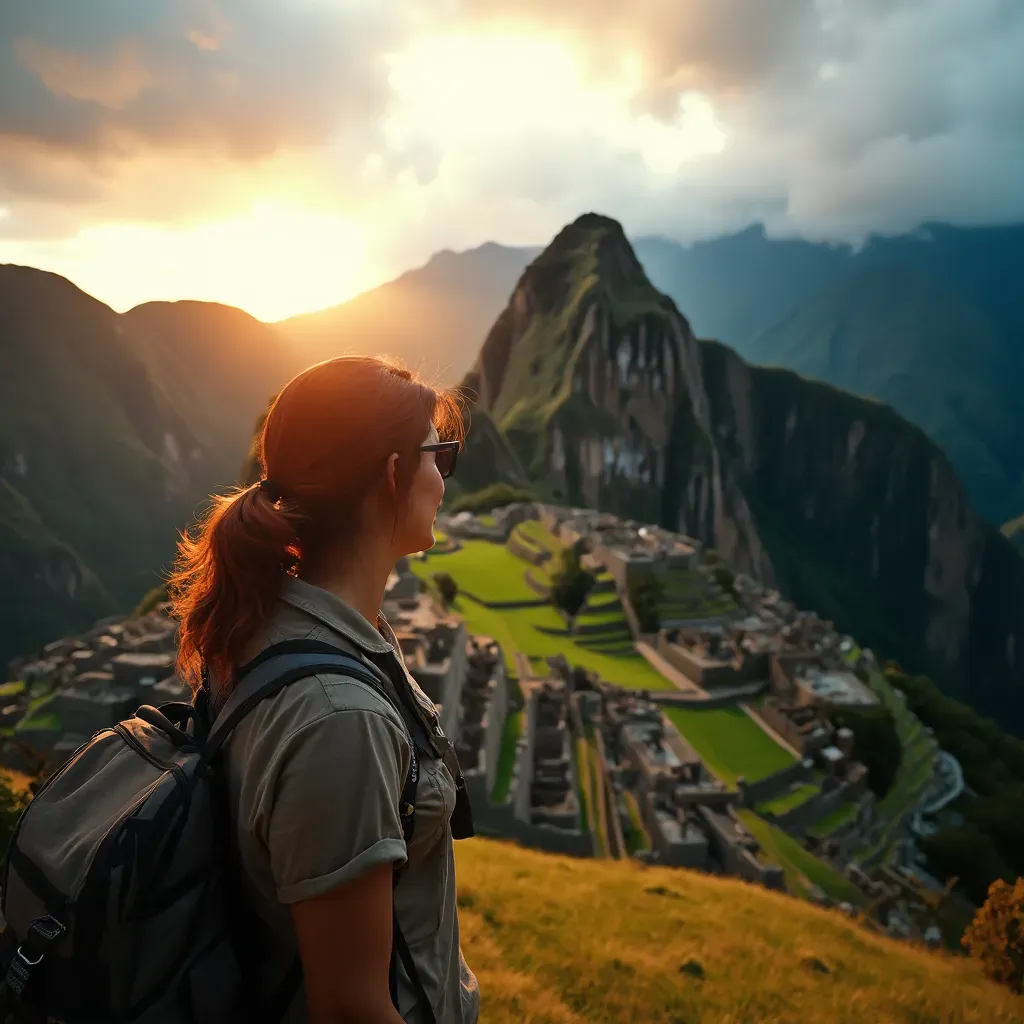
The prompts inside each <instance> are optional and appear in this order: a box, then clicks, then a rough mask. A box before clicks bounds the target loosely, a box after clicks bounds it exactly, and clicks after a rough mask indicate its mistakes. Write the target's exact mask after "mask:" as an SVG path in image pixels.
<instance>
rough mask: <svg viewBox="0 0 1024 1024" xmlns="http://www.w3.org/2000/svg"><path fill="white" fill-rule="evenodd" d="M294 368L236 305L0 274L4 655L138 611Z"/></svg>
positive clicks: (275, 337)
mask: <svg viewBox="0 0 1024 1024" xmlns="http://www.w3.org/2000/svg"><path fill="white" fill-rule="evenodd" d="M301 362H302V360H301V359H300V358H299V357H298V356H297V355H296V353H295V351H294V349H293V348H292V347H291V345H290V343H289V342H288V341H287V340H286V339H285V338H284V336H283V335H281V334H280V333H279V332H278V331H276V330H274V329H273V328H272V327H268V326H267V325H265V324H262V323H260V322H259V321H257V320H255V319H253V318H252V317H250V316H248V315H247V314H245V313H242V312H241V311H240V310H236V309H231V308H228V307H223V306H217V305H215V304H210V303H190V302H183V303H151V304H147V305H145V306H141V307H138V308H137V309H134V310H131V311H130V312H128V313H125V314H123V315H118V314H117V313H115V312H114V311H113V310H112V309H110V307H109V306H106V305H104V304H103V303H102V302H99V301H97V300H96V299H94V298H92V297H91V296H89V295H86V294H85V293H84V292H82V291H81V290H79V289H78V288H76V287H75V286H74V285H73V284H71V283H70V282H69V281H67V280H65V279H64V278H62V277H59V276H58V275H56V274H49V273H44V272H42V271H39V270H34V269H31V268H27V267H18V266H10V265H3V266H0V593H2V594H3V610H4V615H3V619H2V620H0V659H5V658H6V657H9V656H10V655H12V654H15V653H20V652H24V651H26V650H31V649H32V648H34V647H36V646H39V645H40V644H42V643H45V642H47V641H49V640H52V639H54V638H55V637H56V636H60V635H61V634H62V633H66V632H68V631H69V630H72V629H76V628H79V627H82V626H85V625H87V624H88V623H90V622H91V621H93V620H94V619H95V618H97V617H98V616H99V615H101V614H103V613H106V612H114V611H117V610H123V609H125V608H128V607H131V606H132V605H133V604H134V603H135V602H136V601H137V600H138V599H139V598H140V597H141V596H142V594H143V593H145V591H146V590H147V589H148V588H149V587H150V586H152V585H153V583H154V582H155V578H154V573H155V572H156V571H157V570H158V569H159V568H160V567H161V566H164V565H166V564H167V562H168V561H169V559H170V558H171V557H172V556H173V553H174V545H175V538H176V536H177V534H178V532H179V531H180V530H181V529H183V528H185V527H186V526H187V525H188V524H189V523H190V521H191V520H192V518H193V516H194V513H195V511H196V509H197V507H198V506H199V505H200V503H201V502H202V501H203V499H204V498H205V497H206V496H207V495H208V494H209V493H210V492H211V491H214V490H218V489H221V488H224V487H226V486H229V485H230V484H231V483H232V482H233V480H234V478H235V474H236V472H237V469H238V466H239V464H240V463H241V460H242V456H243V455H244V453H245V450H246V447H247V445H248V441H249V430H250V427H251V424H252V421H253V419H254V418H255V416H256V415H257V413H258V412H259V411H260V410H261V409H262V408H264V407H265V405H266V403H267V400H268V398H269V397H270V396H271V395H273V394H274V392H275V391H276V390H277V389H278V388H279V387H280V386H281V385H282V384H283V383H284V382H285V381H286V380H287V378H288V377H289V376H290V375H291V374H292V373H294V372H295V370H296V369H297V368H298V367H299V365H300V364H301Z"/></svg>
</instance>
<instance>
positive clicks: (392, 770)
mask: <svg viewBox="0 0 1024 1024" xmlns="http://www.w3.org/2000/svg"><path fill="white" fill-rule="evenodd" d="M409 758H410V748H409V739H408V737H407V735H406V734H405V732H404V730H403V728H402V726H401V725H399V724H398V723H397V722H396V721H394V720H393V719H392V718H391V717H390V716H388V715H386V714H385V713H383V712H378V711H373V710H368V709H345V710H334V711H331V712H330V713H328V714H325V715H323V716H321V717H319V718H317V719H316V720H314V721H312V722H309V723H308V724H305V725H303V726H302V727H301V728H299V729H298V730H296V732H295V733H294V734H292V735H291V736H289V737H288V739H287V740H286V741H285V743H284V744H283V745H282V747H281V748H280V749H279V750H278V751H277V756H276V758H275V761H276V764H275V770H274V771H273V772H272V773H271V775H272V777H273V785H272V786H271V787H268V788H267V790H266V791H265V800H267V801H268V802H269V804H270V806H268V807H265V808H264V811H265V813H264V814H262V815H260V817H261V818H262V820H263V821H264V822H265V828H266V835H265V836H264V837H263V839H264V842H265V844H266V848H267V850H268V852H269V855H270V870H271V874H272V876H273V880H274V884H275V885H276V887H277V897H278V899H279V900H280V901H281V902H282V903H296V902H298V901H299V900H305V899H310V898H312V897H315V896H320V895H322V894H323V893H326V892H330V891H331V890H332V889H335V888H337V887H338V886H340V885H342V884H344V883H345V882H349V881H351V880H352V879H355V878H359V877H360V876H362V875H365V874H367V872H369V871H371V870H372V869H373V868H375V867H377V866H379V865H381V864H386V863H390V864H395V863H397V864H401V863H404V861H405V859H406V848H405V841H404V840H403V838H402V825H401V820H400V817H399V800H400V796H401V791H402V783H403V780H404V779H405V776H406V773H407V771H408V766H409Z"/></svg>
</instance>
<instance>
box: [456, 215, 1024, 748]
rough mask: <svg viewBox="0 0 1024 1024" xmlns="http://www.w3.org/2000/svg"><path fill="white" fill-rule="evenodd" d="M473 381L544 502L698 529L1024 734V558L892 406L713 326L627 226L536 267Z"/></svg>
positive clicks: (577, 233) (747, 566) (576, 228)
mask: <svg viewBox="0 0 1024 1024" xmlns="http://www.w3.org/2000/svg"><path fill="white" fill-rule="evenodd" d="M464 386H465V387H466V389H467V390H469V391H471V392H472V393H473V394H475V395H476V396H478V398H477V408H478V409H480V410H482V411H483V412H484V413H486V414H487V415H488V416H489V417H490V418H491V419H492V420H493V421H494V422H495V423H496V425H497V426H498V427H499V429H500V430H501V431H502V433H503V434H504V435H505V437H506V438H507V439H508V443H509V444H510V446H511V447H512V448H513V449H514V451H515V452H516V454H517V455H518V456H519V460H520V462H521V464H522V465H523V466H524V467H525V468H526V470H527V472H528V474H529V476H530V478H531V484H530V485H531V486H532V487H533V488H534V489H535V490H536V491H538V493H539V494H540V495H541V496H542V497H546V498H548V499H554V500H557V501H563V502H566V503H569V504H574V505H582V506H588V507H596V508H601V509H607V510H608V511H612V512H615V513H617V514H620V515H627V516H632V517H635V518H637V519H640V520H650V519H657V520H658V521H660V522H661V523H662V524H663V525H665V526H668V527H670V528H673V529H679V530H681V531H683V532H687V533H691V534H694V535H696V536H698V537H700V538H701V539H702V540H704V541H705V542H707V543H709V544H713V545H715V546H716V547H717V548H719V549H720V550H721V551H722V554H723V556H724V557H725V558H726V559H727V560H728V561H729V562H731V563H732V564H733V565H735V566H736V567H738V568H740V569H744V570H746V571H748V572H751V573H753V574H754V575H756V576H759V577H760V578H761V579H763V580H765V581H768V582H771V581H776V582H778V583H780V584H781V585H782V587H783V589H784V590H785V591H786V592H787V593H789V594H790V595H791V596H792V597H793V598H794V599H795V600H796V601H797V602H798V603H799V604H800V605H801V606H804V607H811V608H814V609H815V610H816V611H818V612H819V613H820V614H822V615H823V616H825V617H828V618H832V619H833V620H834V621H835V622H836V623H837V625H838V626H839V627H840V628H841V629H843V630H847V631H849V632H851V633H853V634H854V635H855V636H857V637H858V639H860V640H861V641H862V642H864V643H866V644H869V645H872V646H876V647H877V648H878V650H879V651H880V652H882V653H883V654H886V655H888V656H894V657H896V658H899V659H901V660H902V661H904V662H905V664H907V665H912V666H915V668H919V669H927V670H929V671H932V672H934V673H935V675H936V676H937V677H938V678H939V679H941V680H943V681H944V682H945V683H946V685H947V686H948V687H949V688H950V689H951V690H952V692H953V693H955V694H957V695H958V696H960V697H962V698H963V699H965V700H967V701H968V702H969V703H972V704H973V705H974V706H975V707H978V708H979V709H981V710H982V711H983V712H985V713H988V714H993V715H995V716H997V717H998V718H999V720H1000V721H1001V722H1002V723H1003V724H1004V725H1005V726H1007V727H1009V728H1012V729H1015V730H1017V731H1021V730H1024V669H1022V666H1021V662H1020V659H1019V657H1018V653H1017V652H1018V651H1020V650H1021V649H1022V648H1021V645H1022V644H1024V559H1022V558H1021V557H1020V556H1019V555H1018V554H1017V553H1016V552H1015V551H1014V549H1013V548H1012V546H1011V545H1010V543H1009V542H1008V541H1007V539H1006V538H1005V537H1004V536H1002V534H1000V532H999V531H998V530H997V529H995V528H994V527H992V526H990V525H988V524H987V523H985V522H984V520H983V519H981V517H979V516H978V514H977V513H976V512H975V511H974V509H973V508H972V507H971V504H970V501H969V499H968V497H967V494H966V492H965V489H964V487H963V485H962V483H961V482H960V481H959V479H958V478H957V476H956V473H955V472H954V470H953V468H952V466H951V465H950V462H949V460H948V459H947V458H946V456H945V455H944V454H943V453H942V452H941V451H940V450H939V449H938V448H937V447H936V445H935V444H934V443H933V442H932V441H930V440H929V439H928V438H927V437H926V435H925V434H924V432H923V431H922V430H920V429H919V428H917V427H915V426H913V425H911V424H910V423H908V422H907V421H906V420H904V419H902V418H901V417H900V416H899V415H898V414H897V413H896V412H894V411H893V410H892V409H891V408H889V407H888V406H886V405H884V404H882V403H879V402H875V401H870V400H867V399H863V398H858V397H856V396H855V395H853V394H850V393H848V392H845V391H841V390H837V389H835V388H834V387H830V386H829V385H826V384H822V383H818V382H814V381H809V380H806V379H804V378H802V377H800V376H798V375H797V374H796V373H793V372H792V371H788V370H772V369H762V368H758V367H754V366H750V365H749V364H747V363H746V362H745V361H744V360H743V359H742V358H741V357H740V356H739V355H737V354H736V353H735V352H733V351H732V350H731V349H730V348H728V347H726V346H724V345H721V344H719V343H716V342H703V341H698V340H697V339H696V337H695V336H694V334H693V331H692V330H691V329H690V325H689V323H688V321H687V319H686V318H685V317H684V316H683V315H682V314H681V313H680V312H679V310H678V309H677V308H676V306H675V304H674V303H673V302H672V301H671V299H669V298H668V297H666V296H664V295H661V294H659V293H658V292H657V291H656V289H655V288H654V287H653V286H652V285H651V284H650V282H649V281H648V280H647V278H646V275H645V274H644V271H643V268H642V267H641V265H640V263H639V261H638V259H637V257H636V256H635V255H634V253H633V250H632V249H631V247H630V245H629V243H628V242H627V240H626V238H625V236H624V234H623V233H622V230H621V228H620V226H619V225H618V224H617V223H615V222H614V221H611V220H609V219H607V218H603V217H599V216H597V215H593V214H588V215H585V216H584V217H581V218H579V219H578V220H577V221H575V222H574V223H573V224H571V225H569V226H568V227H566V228H565V229H563V231H562V232H560V233H559V235H558V236H557V237H556V239H555V240H554V241H553V242H552V243H551V245H550V246H549V247H548V249H546V250H545V251H544V252H543V253H542V254H541V255H540V256H539V257H538V258H537V259H536V260H534V261H533V262H532V263H531V264H530V265H529V266H528V267H527V269H526V270H525V271H524V273H523V275H522V277H521V278H520V280H519V283H518V284H517V286H516V288H515V290H514V292H513V295H512V298H511V300H510V302H509V304H508V306H507V307H506V309H505V310H504V311H503V312H502V313H501V314H500V315H499V317H498V318H497V320H496V322H495V324H494V327H493V328H492V330H491V331H490V333H489V334H488V337H487V340H486V342H485V343H484V346H483V348H482V350H481V352H480V356H479V357H478V360H477V362H476V363H475V364H474V367H473V369H472V370H471V371H470V373H469V374H468V375H467V377H466V379H465V381H464Z"/></svg>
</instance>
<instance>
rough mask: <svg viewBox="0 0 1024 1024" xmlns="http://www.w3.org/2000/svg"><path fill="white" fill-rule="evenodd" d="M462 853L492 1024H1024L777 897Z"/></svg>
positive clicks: (593, 863)
mask: <svg viewBox="0 0 1024 1024" xmlns="http://www.w3.org/2000/svg"><path fill="white" fill-rule="evenodd" d="M456 850H457V861H458V883H459V904H460V907H461V910H460V921H461V927H462V948H463V951H464V953H465V955H466V960H467V961H468V963H469V964H470V966H471V967H472V968H473V970H474V971H475V972H476V974H477V977H478V978H479V980H480V988H481V993H482V997H481V1010H482V1012H481V1022H482V1024H583V1022H592V1021H596V1022H607V1024H611V1022H614V1024H633V1022H638V1024H639V1022H644V1024H662V1022H664V1024H670V1022H671V1024H677V1022H678V1024H682V1022H686V1024H691V1022H694V1024H695V1022H703V1024H767V1022H787V1024H854V1022H858V1024H859V1022H863V1024H888V1022H901V1024H902V1022H907V1024H910V1022H913V1024H926V1022H927V1024H940V1022H941V1024H947V1022H957V1024H968V1022H971V1024H975V1022H976V1024H1000V1022H1006V1024H1010V1022H1014V1024H1019V1022H1021V1021H1024V998H1020V997H1016V996H1014V995H1012V994H1011V993H1010V992H1009V991H1007V990H1005V989H1002V988H1000V987H998V986H996V985H995V984H993V983H991V982H988V981H986V980H985V979H984V978H983V977H982V976H981V973H980V972H979V971H978V969H977V967H976V965H975V964H974V963H972V962H970V961H968V960H967V959H965V958H963V957H955V956H952V955H949V954H945V953H931V952H928V951H927V950H924V949H921V948H917V947H913V946H910V945H908V944H905V943H899V942H894V941H891V940H888V939H885V938H883V937H881V936H878V935H875V934H872V933H870V932H868V931H867V930H865V929H864V928H862V927H861V926H859V925H857V924H856V923H854V922H852V921H849V920H848V919H846V918H844V917H843V916H842V915H840V914H839V913H838V912H835V911H826V910H821V909H819V908H817V907H814V906H811V905H809V904H807V903H804V902H801V901H799V900H796V899H793V898H791V897H789V896H785V895H782V894H780V893H773V892H768V891H767V890H764V889H761V888H758V887H755V886H751V885H746V884H744V883H741V882H737V881H734V880H731V879H725V878H717V877H712V876H707V875H702V874H698V873H696V872H688V871H675V870H670V869H666V868H645V867H643V866H641V865H638V864H635V863H631V862H623V861H599V860H574V859H570V858H566V857H554V856H550V855H547V854H543V853H539V852H537V851H535V850H527V849H523V848H521V847H518V846H515V845H513V844H510V843H502V842H496V841H492V840H485V839H472V840H468V841H466V842H462V843H457V844H456ZM652 890H654V891H652ZM688 961H696V962H697V963H698V964H699V965H700V966H701V967H702V968H703V971H704V976H703V977H695V976H694V975H693V974H691V973H686V972H684V971H681V970H680V968H681V966H682V965H683V964H685V963H687V962H688ZM698 973H699V971H698Z"/></svg>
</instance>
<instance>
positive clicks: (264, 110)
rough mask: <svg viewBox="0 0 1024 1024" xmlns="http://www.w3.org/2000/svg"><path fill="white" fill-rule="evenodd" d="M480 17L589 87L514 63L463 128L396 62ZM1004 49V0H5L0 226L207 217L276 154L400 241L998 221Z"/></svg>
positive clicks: (1021, 194) (1016, 77)
mask: <svg viewBox="0 0 1024 1024" xmlns="http://www.w3.org/2000/svg"><path fill="white" fill-rule="evenodd" d="M502 31H503V32H506V33H509V34H516V33H518V34H520V35H526V36H531V37H538V38H547V39H551V40H554V41H556V42H558V43H559V44H565V46H567V47H568V48H569V49H570V50H571V52H572V54H573V60H574V62H575V63H574V68H575V69H576V71H578V74H579V76H580V77H581V80H582V82H583V86H581V88H582V87H586V88H589V89H591V90H592V91H593V93H594V95H595V96H598V97H599V100H600V101H598V100H595V101H594V102H593V103H589V101H586V100H585V99H580V98H579V97H575V98H574V97H573V96H570V97H568V98H567V97H566V96H558V95H552V96H551V97H545V96H544V95H541V94H538V92H537V88H536V82H535V80H534V79H535V68H533V67H531V66H530V64H529V62H528V61H525V62H524V63H523V65H522V66H521V67H516V68H514V69H513V70H512V71H511V72H510V73H509V74H510V75H511V76H512V77H513V78H514V81H512V82H510V83H508V88H507V89H505V90H504V92H502V93H501V95H502V96H503V97H506V98H507V95H511V96H512V97H513V99H515V98H516V97H517V96H519V94H520V93H521V94H522V101H521V105H522V109H521V110H519V111H517V113H516V116H514V117H509V114H508V110H507V109H505V108H504V107H502V106H501V104H500V103H497V102H496V104H495V106H494V109H493V113H492V115H491V116H489V115H488V111H487V110H486V109H484V110H483V111H482V112H481V111H479V110H477V109H476V108H474V112H473V117H466V118H465V124H463V125H462V126H461V127H459V126H458V125H455V126H453V125H451V124H449V123H448V122H447V121H446V120H445V117H446V114H448V113H449V109H450V112H451V113H450V116H451V118H452V119H457V118H458V116H459V112H458V111H459V108H460V103H462V102H463V100H465V99H466V96H467V95H468V96H469V97H470V98H472V94H473V93H474V92H475V91H476V89H475V87H476V85H477V83H475V82H474V81H472V80H466V81H462V82H458V83H457V90H456V93H455V94H454V95H451V96H450V95H448V94H445V93H443V92H438V93H437V95H436V96H435V98H434V99H433V100H431V99H430V95H433V93H431V88H432V87H433V86H434V84H436V83H433V82H432V81H431V72H430V68H429V67H426V69H425V70H424V69H422V68H421V69H420V71H419V72H417V74H418V75H419V77H418V78H417V77H416V74H411V73H410V75H408V76H406V78H403V76H402V74H400V73H399V72H398V71H397V70H396V69H400V68H401V67H402V59H403V55H408V54H409V53H410V52H411V51H412V50H413V49H415V47H416V45H417V42H418V41H419V40H422V39H429V38H437V37H444V36H446V35H448V36H450V35H461V36H467V35H468V36H469V37H470V38H472V37H473V33H478V34H480V35H481V38H482V37H483V36H486V35H487V34H490V35H491V36H493V35H494V34H495V33H496V32H502ZM1022 53H1024V4H1022V3H1021V2H1020V0H971V2H970V3H966V2H964V0H772V2H770V3H769V2H754V0H715V2H711V0H634V2H633V3H632V4H631V5H630V4H623V3H621V2H620V0H559V2H557V3H552V2H551V0H514V2H513V0H408V2H398V0H390V2H389V0H148V2H146V3H139V2H137V0H90V2H89V3H82V2H79V0H32V2H22V3H6V4H3V5H0V208H3V209H4V210H5V213H6V215H5V216H4V217H3V218H0V235H2V236H5V237H7V238H9V239H11V238H14V239H30V238H44V237H45V238H54V239H55V238H59V237H61V235H62V234H63V235H70V234H72V233H74V231H76V230H77V229H78V228H80V227H82V226H83V225H87V224H89V223H92V222H98V221H102V220H103V219H105V218H106V219H111V218H113V219H119V220H122V221H123V220H128V221H131V220H148V221H150V222H166V223H172V222H173V223H180V222H182V221H183V220H185V221H187V220H189V219H192V220H196V219H202V218H203V217H204V216H207V215H210V216H212V215H214V214H215V213H217V212H218V211H219V212H220V213H223V212H224V211H225V210H227V209H231V208H239V209H241V208H242V207H243V206H244V204H245V203H246V202H248V201H250V200H251V199H253V198H254V197H257V196H259V195H260V190H261V189H262V188H263V187H264V184H265V183H267V182H271V181H272V180H285V179H287V182H288V187H289V188H291V189H292V190H293V191H300V192H301V193H302V194H303V195H304V196H312V197H314V198H316V199H317V201H318V202H320V203H321V204H322V205H323V206H324V208H328V207H330V208H334V209H338V210H342V211H343V212H345V213H346V215H348V214H350V213H352V211H357V213H358V215H359V216H361V217H363V218H364V219H365V220H366V222H367V223H368V224H371V225H372V231H374V232H375V233H376V234H378V235H379V236H380V249H381V251H386V252H388V253H389V254H392V256H393V255H394V254H396V253H402V254H404V255H403V256H402V257H397V256H395V257H394V258H396V259H399V261H400V262H404V263H406V264H408V263H409V262H412V261H415V260H416V259H419V258H422V257H424V256H426V255H429V253H430V252H431V251H434V250H436V249H438V248H441V247H445V246H451V247H454V246H460V245H466V246H468V245H473V244H476V243H478V242H481V241H484V240H486V239H488V238H495V239H498V240H501V241H507V242H543V241H544V240H545V239H546V238H547V237H549V236H550V234H551V233H553V232H554V231H556V230H557V229H558V227H559V226H560V225H561V224H562V223H564V222H565V221H566V220H568V219H571V218H572V217H574V216H576V215H577V214H578V213H579V212H580V211H582V210H584V209H598V210H601V211H602V212H606V213H609V214H611V215H613V216H617V217H619V218H620V219H621V220H622V221H623V222H624V223H625V225H626V227H627V229H628V230H629V231H631V232H633V233H647V232H658V233H661V234H665V235H668V236H672V237H676V238H678V239H680V240H684V241H686V240H692V239H695V238H700V237H707V236H709V235H712V234H716V233H721V232H723V231H728V230H732V229H735V228H740V227H743V226H745V225H746V224H749V223H751V222H752V221H762V222H764V223H765V225H766V226H767V228H768V230H769V232H770V233H773V234H789V235H797V234H799V235H804V236H806V237H812V238H832V239H843V240H848V241H854V242H856V241H858V240H860V239H861V238H863V237H864V235H865V234H867V233H869V232H872V231H893V232H895V231H905V230H910V229H913V228H914V227H915V226H917V225H919V224H920V223H922V222H923V221H927V220H944V221H950V222H954V223H998V222H1005V221H1011V220H1018V219H1022V218H1024V190H1022V189H1021V188H1020V184H1019V183H1020V181H1021V180H1022V179H1024V70H1022V68H1024V61H1022V60H1021V59H1020V55H1021V54H1022ZM627 66H628V67H629V68H631V69H632V70H631V71H630V72H629V73H630V74H631V75H632V76H633V78H632V79H630V81H631V83H632V84H631V85H630V87H629V90H628V91H627V92H622V90H621V89H620V91H619V92H618V93H615V96H617V97H618V99H616V100H615V101H614V103H618V106H615V105H614V103H613V101H612V100H606V99H600V97H601V96H603V95H604V93H603V92H602V90H605V91H607V92H608V94H609V95H611V94H612V93H613V92H614V89H615V88H618V86H616V85H615V83H616V82H621V81H622V80H625V79H623V74H624V72H623V70H622V69H623V68H624V67H627ZM483 70H484V71H485V72H486V71H487V69H486V68H484V69H483ZM574 73H576V72H574ZM481 91H482V92H486V90H481ZM428 94H430V95H428ZM570 100H571V101H572V102H570ZM502 102H505V100H502ZM431 103H433V106H431ZM602 103H604V106H602V105H601V104H602ZM466 109H469V108H466ZM692 140H698V141H700V140H703V141H702V142H700V144H696V143H694V145H692V146H691V145H690V142H691V141H692ZM708 140H711V141H708ZM716 140H717V141H716ZM275 176H276V178H275ZM268 187H269V186H268ZM396 269H400V268H399V267H396Z"/></svg>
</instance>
